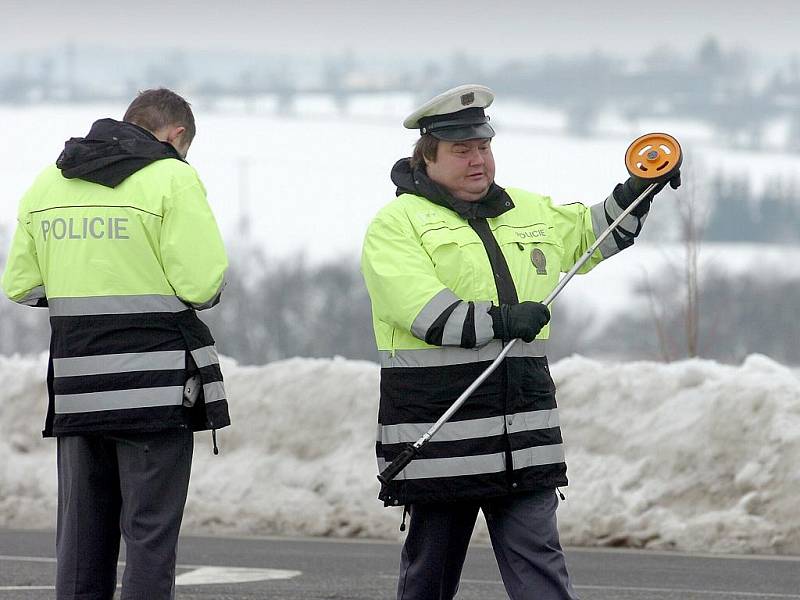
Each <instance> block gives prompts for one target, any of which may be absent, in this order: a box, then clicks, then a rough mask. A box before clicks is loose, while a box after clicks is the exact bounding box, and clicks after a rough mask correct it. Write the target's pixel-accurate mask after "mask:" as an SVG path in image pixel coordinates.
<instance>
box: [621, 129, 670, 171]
mask: <svg viewBox="0 0 800 600" xmlns="http://www.w3.org/2000/svg"><path fill="white" fill-rule="evenodd" d="M681 162H683V152H682V151H681V145H680V144H679V143H678V140H676V139H675V138H674V137H672V136H671V135H667V134H666V133H647V134H645V135H643V136H642V137H640V138H637V139H635V140H634V141H633V142H632V143H631V145H630V146H628V150H627V151H626V152H625V166H626V167H627V169H628V173H630V174H631V175H633V176H634V177H638V178H639V179H646V180H657V179H661V180H662V181H665V180H667V179H669V176H670V175H671V174H673V173H674V172H675V171H677V170H678V169H679V168H680V166H681Z"/></svg>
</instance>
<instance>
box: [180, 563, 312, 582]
mask: <svg viewBox="0 0 800 600" xmlns="http://www.w3.org/2000/svg"><path fill="white" fill-rule="evenodd" d="M298 575H300V571H287V570H285V569H246V568H241V567H200V568H197V569H194V570H192V571H188V572H186V573H181V574H180V575H178V576H177V577H176V578H175V585H207V584H212V583H246V582H252V581H267V580H270V579H291V578H292V577H297V576H298Z"/></svg>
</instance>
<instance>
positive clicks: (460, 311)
mask: <svg viewBox="0 0 800 600" xmlns="http://www.w3.org/2000/svg"><path fill="white" fill-rule="evenodd" d="M468 311H469V302H461V303H460V304H459V305H458V306H456V307H455V309H454V310H453V312H452V313H450V316H449V317H448V318H447V322H446V323H445V324H444V333H443V334H442V346H460V345H461V335H462V334H463V332H464V321H465V320H466V318H467V312H468Z"/></svg>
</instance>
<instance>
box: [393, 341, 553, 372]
mask: <svg viewBox="0 0 800 600" xmlns="http://www.w3.org/2000/svg"><path fill="white" fill-rule="evenodd" d="M546 346H547V340H534V341H532V342H530V343H525V342H522V341H519V342H517V343H516V344H514V346H513V347H512V348H511V350H509V352H508V354H507V355H506V356H508V357H511V358H520V357H534V356H544V355H545V348H546ZM502 349H503V342H502V341H500V340H492V341H491V342H489V343H488V344H486V345H485V346H483V347H481V348H456V347H453V346H448V347H443V348H420V349H418V350H394V351H392V350H381V351H380V352H379V354H380V359H381V367H383V368H385V369H388V368H396V367H444V366H448V365H461V364H466V363H473V362H484V361H487V360H488V361H491V360H494V359H495V358H497V355H498V354H500V351H501V350H502Z"/></svg>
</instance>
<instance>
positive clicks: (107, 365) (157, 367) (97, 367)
mask: <svg viewBox="0 0 800 600" xmlns="http://www.w3.org/2000/svg"><path fill="white" fill-rule="evenodd" d="M184 368H186V352H184V351H183V350H164V351H161V352H128V353H125V354H101V355H99V356H77V357H73V358H54V359H53V374H54V375H55V376H56V377H76V376H79V375H103V374H106V373H130V372H131V371H170V370H178V369H184Z"/></svg>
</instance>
